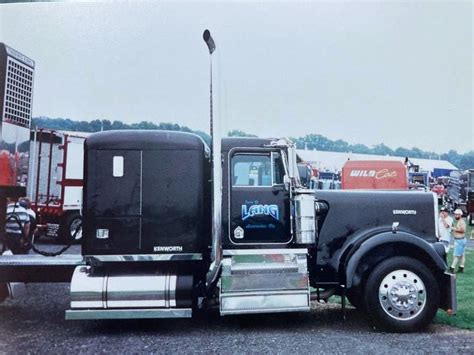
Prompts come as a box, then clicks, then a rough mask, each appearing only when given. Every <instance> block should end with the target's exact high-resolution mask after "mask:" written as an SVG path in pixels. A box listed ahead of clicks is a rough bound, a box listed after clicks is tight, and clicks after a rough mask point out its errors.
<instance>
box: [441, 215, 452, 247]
mask: <svg viewBox="0 0 474 355" xmlns="http://www.w3.org/2000/svg"><path fill="white" fill-rule="evenodd" d="M438 224H439V241H440V242H443V244H444V248H445V249H446V252H448V250H449V243H451V226H452V225H453V219H452V218H451V217H450V216H449V214H448V209H447V208H446V207H441V209H440V210H439V220H438Z"/></svg>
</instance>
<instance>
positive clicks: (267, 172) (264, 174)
mask: <svg viewBox="0 0 474 355" xmlns="http://www.w3.org/2000/svg"><path fill="white" fill-rule="evenodd" d="M284 175H285V170H284V167H283V162H282V159H281V155H280V154H279V153H277V152H272V153H264V154H245V153H237V154H236V155H234V156H233V157H232V186H260V187H262V186H272V185H275V184H282V183H283V176H284Z"/></svg>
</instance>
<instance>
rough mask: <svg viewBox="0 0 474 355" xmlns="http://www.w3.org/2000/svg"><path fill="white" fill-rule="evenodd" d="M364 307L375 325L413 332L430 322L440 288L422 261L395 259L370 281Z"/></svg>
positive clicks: (396, 330)
mask: <svg viewBox="0 0 474 355" xmlns="http://www.w3.org/2000/svg"><path fill="white" fill-rule="evenodd" d="M365 304H366V310H367V312H368V314H369V316H370V317H371V318H372V320H373V322H374V323H375V325H376V326H379V327H380V328H382V329H385V330H389V331H395V332H412V331H417V330H421V329H423V328H425V327H426V326H427V325H428V324H430V323H431V321H432V320H433V318H434V316H435V315H436V311H437V310H438V307H439V289H438V284H437V282H436V279H435V277H434V275H433V274H432V272H431V271H430V270H429V269H428V268H427V267H426V266H425V265H424V264H423V263H421V262H419V261H418V260H416V259H412V258H408V257H403V256H401V257H394V258H390V259H388V260H385V261H383V262H382V263H380V264H379V265H377V266H376V267H375V268H374V270H373V271H372V273H371V274H370V275H369V278H368V279H367V284H366V288H365Z"/></svg>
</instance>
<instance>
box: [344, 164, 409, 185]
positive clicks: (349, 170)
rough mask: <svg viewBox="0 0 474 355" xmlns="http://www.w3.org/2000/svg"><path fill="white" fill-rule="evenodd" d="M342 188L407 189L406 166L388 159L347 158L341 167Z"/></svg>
mask: <svg viewBox="0 0 474 355" xmlns="http://www.w3.org/2000/svg"><path fill="white" fill-rule="evenodd" d="M342 189H344V190H361V189H362V190H407V189H408V179H407V168H406V167H405V165H404V164H403V163H402V162H398V161H390V160H348V161H347V162H346V163H345V164H344V166H343V167H342Z"/></svg>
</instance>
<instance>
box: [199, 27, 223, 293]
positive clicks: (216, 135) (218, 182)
mask: <svg viewBox="0 0 474 355" xmlns="http://www.w3.org/2000/svg"><path fill="white" fill-rule="evenodd" d="M202 37H203V39H204V42H206V45H207V48H208V49H209V62H210V92H209V94H210V99H209V106H210V121H211V122H210V132H211V147H212V150H211V151H212V155H211V157H212V251H211V265H210V267H209V271H208V273H207V280H206V287H207V288H208V289H209V288H211V287H212V286H213V285H214V283H215V282H216V280H217V276H218V275H219V270H220V267H221V260H222V242H221V235H222V160H221V132H220V125H219V120H214V117H213V102H212V53H214V51H215V50H216V45H215V43H214V39H213V38H212V36H211V33H210V32H209V30H205V31H204V33H203V35H202Z"/></svg>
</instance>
